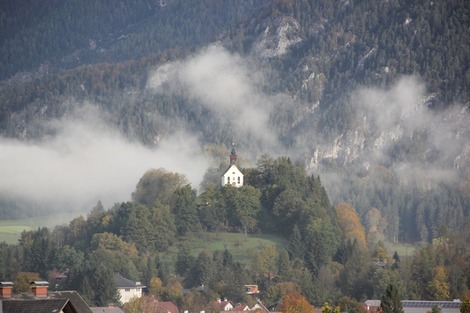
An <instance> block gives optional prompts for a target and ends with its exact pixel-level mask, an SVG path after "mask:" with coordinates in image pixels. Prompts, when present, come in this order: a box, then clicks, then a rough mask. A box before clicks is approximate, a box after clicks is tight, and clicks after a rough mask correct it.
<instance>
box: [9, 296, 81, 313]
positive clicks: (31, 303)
mask: <svg viewBox="0 0 470 313" xmlns="http://www.w3.org/2000/svg"><path fill="white" fill-rule="evenodd" d="M2 307H3V312H8V313H30V312H35V313H51V312H60V311H62V310H63V311H64V312H72V313H74V312H79V311H77V310H75V309H74V308H73V306H72V305H71V304H70V302H69V300H68V299H42V300H15V299H10V300H3V301H2Z"/></svg>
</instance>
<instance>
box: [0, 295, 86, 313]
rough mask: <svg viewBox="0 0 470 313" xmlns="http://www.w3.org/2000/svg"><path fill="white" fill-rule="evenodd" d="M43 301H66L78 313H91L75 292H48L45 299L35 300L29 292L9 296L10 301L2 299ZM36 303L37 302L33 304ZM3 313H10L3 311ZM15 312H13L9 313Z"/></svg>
mask: <svg viewBox="0 0 470 313" xmlns="http://www.w3.org/2000/svg"><path fill="white" fill-rule="evenodd" d="M43 300H68V301H70V303H71V305H72V306H73V307H74V308H75V309H76V310H77V312H80V313H93V312H92V311H91V310H90V307H89V306H88V304H87V303H86V302H85V300H83V298H82V297H81V296H80V294H79V293H78V292H76V291H73V290H72V291H54V292H49V293H48V294H47V297H45V298H39V299H38V298H36V297H35V296H34V294H32V293H30V292H25V293H20V294H14V295H12V296H11V299H3V301H17V302H18V301H43ZM34 303H38V302H34ZM0 312H1V311H0ZM4 312H10V311H5V310H4ZM11 312H15V311H11ZM49 312H51V311H49Z"/></svg>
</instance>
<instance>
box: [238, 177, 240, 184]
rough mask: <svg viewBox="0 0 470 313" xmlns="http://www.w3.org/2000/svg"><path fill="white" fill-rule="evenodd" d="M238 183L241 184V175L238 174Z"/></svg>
mask: <svg viewBox="0 0 470 313" xmlns="http://www.w3.org/2000/svg"><path fill="white" fill-rule="evenodd" d="M238 183H239V184H240V176H238Z"/></svg>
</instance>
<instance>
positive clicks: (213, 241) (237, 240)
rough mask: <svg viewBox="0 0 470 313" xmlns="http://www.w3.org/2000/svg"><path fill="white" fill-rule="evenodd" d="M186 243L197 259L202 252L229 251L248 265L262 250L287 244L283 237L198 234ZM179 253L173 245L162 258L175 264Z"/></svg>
mask: <svg viewBox="0 0 470 313" xmlns="http://www.w3.org/2000/svg"><path fill="white" fill-rule="evenodd" d="M183 241H185V242H187V243H188V244H189V246H190V247H192V249H193V250H192V252H193V255H194V256H195V257H197V255H198V254H199V253H200V252H201V251H202V250H208V251H216V250H220V251H223V250H225V249H227V250H228V251H230V253H231V254H232V256H233V259H234V260H235V261H239V262H241V263H244V264H247V263H248V262H249V261H250V260H251V259H252V258H253V256H254V255H255V254H257V253H258V252H259V251H260V249H261V248H263V247H265V246H276V248H277V249H278V251H279V250H281V249H285V248H286V246H287V243H286V241H285V240H284V239H282V238H281V237H278V236H275V235H262V234H256V235H248V237H247V238H245V235H244V234H242V233H219V234H216V233H204V232H202V233H198V234H194V235H192V236H187V237H185V238H184V240H183ZM177 253H178V247H177V245H173V246H172V247H171V248H170V249H169V251H167V252H165V254H164V255H163V256H162V258H163V260H164V261H166V262H169V263H173V262H174V260H175V259H176V255H177Z"/></svg>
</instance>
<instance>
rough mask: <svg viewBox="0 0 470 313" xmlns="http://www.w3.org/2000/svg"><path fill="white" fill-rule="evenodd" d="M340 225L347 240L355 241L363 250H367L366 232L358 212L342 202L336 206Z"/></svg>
mask: <svg viewBox="0 0 470 313" xmlns="http://www.w3.org/2000/svg"><path fill="white" fill-rule="evenodd" d="M336 216H337V218H338V224H339V226H340V227H341V229H342V230H343V232H344V234H345V236H346V238H348V239H353V240H354V239H355V240H356V241H357V243H358V244H359V247H361V248H362V249H365V248H366V232H365V230H364V226H363V225H362V223H361V220H360V219H359V215H358V214H357V212H356V210H355V209H354V208H353V207H352V206H351V205H350V204H348V203H345V202H342V203H339V204H338V205H337V206H336Z"/></svg>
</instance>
